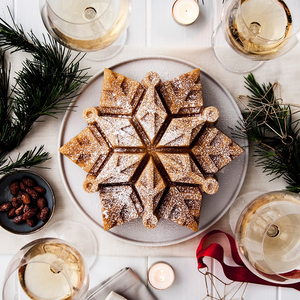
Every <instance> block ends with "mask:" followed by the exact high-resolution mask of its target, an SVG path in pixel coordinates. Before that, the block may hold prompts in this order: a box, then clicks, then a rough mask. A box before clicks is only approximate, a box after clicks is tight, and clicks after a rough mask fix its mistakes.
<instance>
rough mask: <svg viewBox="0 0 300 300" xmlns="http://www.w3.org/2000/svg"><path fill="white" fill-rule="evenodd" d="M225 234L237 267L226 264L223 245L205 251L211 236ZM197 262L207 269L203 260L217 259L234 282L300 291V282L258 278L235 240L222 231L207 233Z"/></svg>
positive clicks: (216, 245)
mask: <svg viewBox="0 0 300 300" xmlns="http://www.w3.org/2000/svg"><path fill="white" fill-rule="evenodd" d="M220 233H221V234H224V235H225V236H226V237H227V239H228V241H229V244H230V250H231V256H232V259H233V260H234V262H235V263H236V265H237V266H229V265H227V264H225V262H224V260H223V257H224V249H223V247H222V246H221V245H219V244H217V243H212V244H210V245H209V246H208V247H207V248H205V249H203V244H204V242H205V240H206V239H207V238H209V237H210V236H213V235H214V234H220ZM196 255H197V260H198V269H202V268H207V265H206V264H205V263H204V262H203V258H204V257H205V256H208V257H211V258H214V259H216V260H217V261H219V262H220V264H221V265H222V268H223V271H224V274H225V276H226V277H227V278H228V279H230V280H233V281H240V282H249V283H257V284H263V285H271V286H280V287H291V288H294V289H296V290H298V291H300V282H299V283H293V284H277V283H272V282H269V281H266V280H263V279H262V278H260V277H258V276H256V275H255V274H254V273H252V272H251V271H250V270H249V269H248V268H247V267H246V266H245V264H244V263H243V262H242V260H241V258H240V256H239V253H238V250H237V248H236V245H235V240H234V238H233V237H232V236H231V235H229V234H227V233H225V232H223V231H220V230H213V231H211V232H209V233H207V234H206V235H205V236H204V237H203V238H202V239H201V241H200V244H199V246H198V248H197V252H196Z"/></svg>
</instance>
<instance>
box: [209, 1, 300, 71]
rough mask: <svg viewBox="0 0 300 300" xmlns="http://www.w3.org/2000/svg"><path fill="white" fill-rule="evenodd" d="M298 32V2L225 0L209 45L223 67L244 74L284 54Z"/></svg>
mask: <svg viewBox="0 0 300 300" xmlns="http://www.w3.org/2000/svg"><path fill="white" fill-rule="evenodd" d="M299 34H300V1H294V0H263V1H261V0H227V1H225V3H224V6H223V10H222V14H221V23H220V24H219V26H218V27H217V29H216V30H215V31H214V33H213V36H212V46H213V49H214V53H215V55H216V57H217V59H218V60H219V62H220V63H221V64H222V66H223V67H224V68H226V69H227V70H229V71H232V72H236V73H245V72H250V71H253V70H255V69H256V68H258V67H259V66H260V65H261V64H262V62H263V61H267V60H271V59H274V58H276V57H279V56H281V55H283V54H285V53H287V52H288V51H289V50H291V49H292V48H293V47H294V46H295V45H297V44H298V42H299V39H300V36H299Z"/></svg>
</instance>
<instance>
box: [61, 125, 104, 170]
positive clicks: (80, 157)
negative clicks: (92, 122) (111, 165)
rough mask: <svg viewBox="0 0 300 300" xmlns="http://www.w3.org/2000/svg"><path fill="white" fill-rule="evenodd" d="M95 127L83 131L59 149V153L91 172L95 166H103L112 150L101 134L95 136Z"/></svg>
mask: <svg viewBox="0 0 300 300" xmlns="http://www.w3.org/2000/svg"><path fill="white" fill-rule="evenodd" d="M92 129H93V126H91V127H87V128H85V129H84V130H82V131H81V132H80V133H79V134H78V135H76V136H75V137H74V138H72V139H71V140H70V141H69V142H67V143H66V144H65V145H63V146H62V147H61V148H59V152H60V153H61V154H63V155H65V156H66V157H68V158H69V159H70V160H71V161H73V162H74V163H75V164H77V165H78V166H79V167H81V168H82V169H83V170H84V171H85V172H87V173H88V172H90V171H91V170H92V168H93V167H94V165H95V164H96V162H97V164H98V165H101V164H102V162H103V161H104V160H105V158H106V157H107V155H108V153H109V152H110V148H109V147H108V145H107V143H106V142H105V140H104V138H103V137H102V136H101V134H100V133H98V134H96V136H95V135H94V133H93V132H94V130H92Z"/></svg>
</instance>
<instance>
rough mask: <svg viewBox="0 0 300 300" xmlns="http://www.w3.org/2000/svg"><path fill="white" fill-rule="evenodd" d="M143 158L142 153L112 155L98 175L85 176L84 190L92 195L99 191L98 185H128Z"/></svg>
mask: <svg viewBox="0 0 300 300" xmlns="http://www.w3.org/2000/svg"><path fill="white" fill-rule="evenodd" d="M144 156H145V154H144V153H113V155H111V156H110V157H109V159H108V160H107V161H106V163H105V164H104V166H103V167H102V168H101V170H100V172H99V174H97V175H93V174H88V175H87V177H86V179H85V181H84V183H83V188H84V190H85V191H86V192H88V193H94V192H96V191H98V190H99V186H100V184H120V183H130V180H131V178H132V176H133V174H134V172H135V171H136V169H137V167H138V166H139V164H140V163H141V161H142V159H143V157H144Z"/></svg>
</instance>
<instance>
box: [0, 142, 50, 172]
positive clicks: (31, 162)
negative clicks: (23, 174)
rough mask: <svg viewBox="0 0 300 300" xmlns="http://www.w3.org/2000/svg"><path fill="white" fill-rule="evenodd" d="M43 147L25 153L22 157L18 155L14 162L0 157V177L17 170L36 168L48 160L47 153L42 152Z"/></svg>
mask: <svg viewBox="0 0 300 300" xmlns="http://www.w3.org/2000/svg"><path fill="white" fill-rule="evenodd" d="M43 150H44V146H41V147H40V148H39V149H37V148H36V147H35V148H34V149H33V150H29V151H26V152H25V153H24V154H23V155H20V154H19V155H18V157H17V158H16V160H12V159H11V158H10V157H9V158H5V157H0V175H4V174H8V173H12V172H14V171H16V170H18V169H19V168H30V167H32V166H35V167H36V166H37V165H40V164H42V163H44V162H45V161H47V160H48V159H50V156H49V155H50V154H49V152H43Z"/></svg>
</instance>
